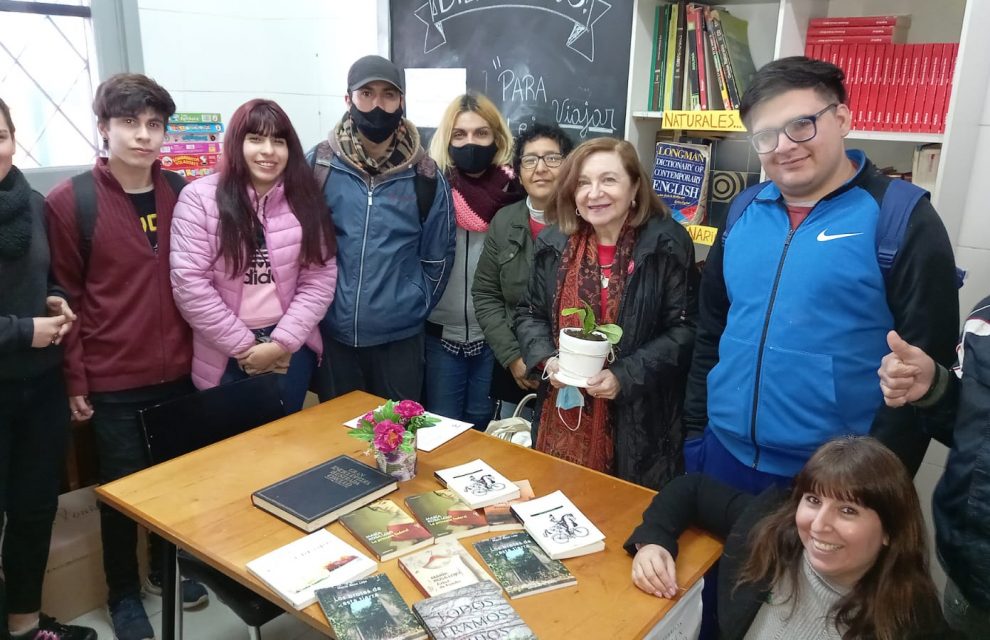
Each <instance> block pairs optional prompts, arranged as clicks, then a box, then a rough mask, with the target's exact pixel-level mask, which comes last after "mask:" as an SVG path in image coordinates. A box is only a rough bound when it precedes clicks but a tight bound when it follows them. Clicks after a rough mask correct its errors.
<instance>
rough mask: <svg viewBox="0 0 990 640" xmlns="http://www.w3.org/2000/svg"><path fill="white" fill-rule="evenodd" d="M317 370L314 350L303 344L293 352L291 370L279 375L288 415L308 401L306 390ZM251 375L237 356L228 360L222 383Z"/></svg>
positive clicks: (279, 388) (279, 386) (290, 362)
mask: <svg viewBox="0 0 990 640" xmlns="http://www.w3.org/2000/svg"><path fill="white" fill-rule="evenodd" d="M315 370H316V354H315V353H313V350H312V349H310V348H309V347H307V346H306V345H303V346H301V347H299V351H296V352H295V353H293V354H292V359H291V360H289V370H288V371H287V372H286V373H283V374H279V376H278V390H279V394H280V395H281V396H282V405H283V406H284V407H285V413H286V415H288V414H290V413H295V412H297V411H299V410H300V409H302V406H303V402H305V401H306V392H307V391H308V390H309V381H310V379H311V378H312V377H313V371H315ZM247 377H249V376H248V374H246V373H244V372H243V371H241V367H240V365H238V364H237V358H231V359H230V360H228V361H227V370H226V371H224V372H223V376H221V377H220V384H228V383H230V382H237V381H238V380H243V379H244V378H247Z"/></svg>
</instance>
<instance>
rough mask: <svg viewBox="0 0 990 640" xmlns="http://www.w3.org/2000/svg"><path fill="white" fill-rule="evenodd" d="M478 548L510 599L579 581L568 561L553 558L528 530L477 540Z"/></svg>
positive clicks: (476, 546) (572, 584) (475, 544)
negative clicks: (566, 563) (569, 569)
mask: <svg viewBox="0 0 990 640" xmlns="http://www.w3.org/2000/svg"><path fill="white" fill-rule="evenodd" d="M474 548H475V549H477V550H478V554H479V555H481V559H482V560H484V561H485V564H487V565H488V568H489V569H491V572H492V574H493V575H494V576H495V579H496V580H498V583H499V584H500V585H502V588H503V589H505V592H506V593H508V594H509V597H510V598H513V599H515V598H525V597H526V596H532V595H535V594H537V593H543V592H544V591H552V590H554V589H563V588H564V587H572V586H574V585H575V584H577V579H576V578H575V577H574V576H573V575H572V574H571V572H570V571H568V570H567V567H565V566H564V563H562V562H561V561H560V560H551V559H550V557H549V556H547V554H546V553H545V552H544V551H543V549H541V548H540V545H538V544H536V541H535V540H533V538H532V537H531V536H530V535H529V534H528V533H526V532H525V531H520V532H518V533H510V534H508V535H504V536H497V537H495V538H489V539H488V540H482V541H481V542H475V543H474Z"/></svg>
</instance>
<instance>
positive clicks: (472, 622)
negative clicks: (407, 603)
mask: <svg viewBox="0 0 990 640" xmlns="http://www.w3.org/2000/svg"><path fill="white" fill-rule="evenodd" d="M413 613H415V614H416V617H417V618H419V621H420V622H421V623H422V624H423V626H424V627H425V628H426V631H427V632H428V633H429V634H430V637H432V638H443V640H477V639H479V638H506V639H508V640H536V634H534V633H533V631H532V629H530V628H529V627H528V626H527V625H526V623H525V622H523V620H522V618H520V617H519V614H518V613H516V610H515V609H513V608H512V605H511V604H509V601H508V600H506V599H505V596H503V595H502V590H501V589H500V588H499V587H498V585H497V584H495V583H493V582H487V581H486V582H479V583H477V584H472V585H470V586H467V587H461V588H460V589H456V590H454V591H451V592H450V593H445V594H443V595H442V596H434V597H432V598H427V599H426V600H420V601H419V602H417V603H416V604H414V605H413Z"/></svg>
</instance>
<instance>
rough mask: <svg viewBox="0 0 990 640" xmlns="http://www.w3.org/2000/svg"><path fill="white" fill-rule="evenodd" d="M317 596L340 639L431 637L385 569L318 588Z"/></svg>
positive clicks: (380, 639)
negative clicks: (362, 577) (359, 578)
mask: <svg viewBox="0 0 990 640" xmlns="http://www.w3.org/2000/svg"><path fill="white" fill-rule="evenodd" d="M316 598H317V601H318V602H319V603H320V608H321V609H323V613H324V614H325V615H326V616H327V620H328V621H329V622H330V626H332V627H333V634H334V636H335V637H336V638H337V640H422V639H423V638H426V637H427V636H426V631H424V630H423V627H422V626H420V624H419V621H417V620H416V616H414V615H413V614H412V611H410V610H409V607H407V606H406V603H405V601H404V600H403V599H402V596H400V595H399V592H398V591H397V590H396V588H395V585H394V584H392V581H391V580H389V578H388V576H387V575H385V574H383V573H381V574H378V575H375V576H371V577H370V578H364V579H363V580H354V581H353V582H347V583H345V584H342V585H338V586H336V587H328V588H326V589H317V590H316Z"/></svg>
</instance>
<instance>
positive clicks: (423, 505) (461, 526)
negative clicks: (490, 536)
mask: <svg viewBox="0 0 990 640" xmlns="http://www.w3.org/2000/svg"><path fill="white" fill-rule="evenodd" d="M406 507H408V508H409V511H410V513H412V514H413V517H415V518H416V520H417V521H418V522H419V523H420V524H421V525H423V526H424V527H425V528H426V530H427V531H429V532H430V535H432V536H433V537H434V538H436V539H437V541H440V539H441V538H446V537H450V538H452V539H453V538H463V537H466V536H473V535H476V534H479V533H485V532H486V531H488V521H487V520H485V514H484V513H483V512H482V511H481V510H479V509H472V508H471V507H469V506H467V505H466V504H464V502H463V501H461V499H460V497H459V496H457V495H456V494H455V493H454V492H453V491H451V490H450V489H436V490H434V491H426V492H423V493H417V494H416V495H412V496H408V497H407V498H406Z"/></svg>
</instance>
